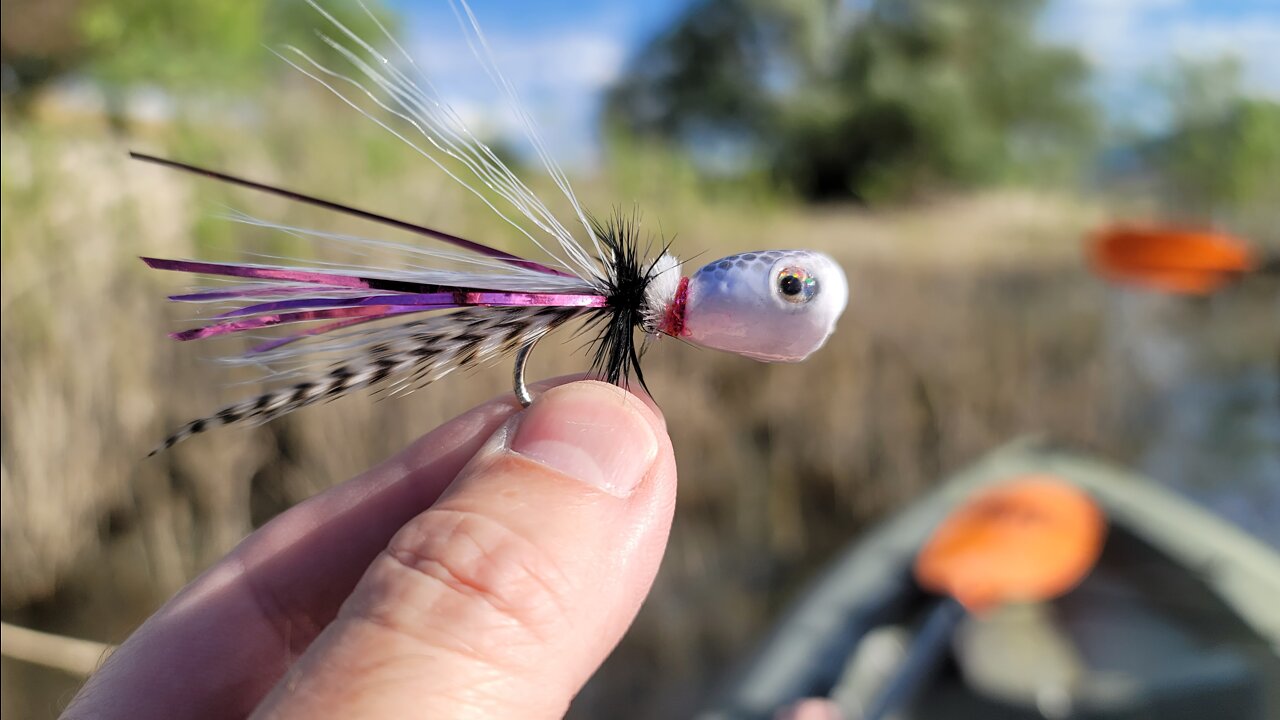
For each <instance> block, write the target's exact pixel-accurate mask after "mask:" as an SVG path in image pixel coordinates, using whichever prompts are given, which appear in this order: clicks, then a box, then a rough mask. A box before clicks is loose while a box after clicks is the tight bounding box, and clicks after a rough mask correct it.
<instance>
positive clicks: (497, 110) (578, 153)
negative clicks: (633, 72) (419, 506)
mask: <svg viewBox="0 0 1280 720" xmlns="http://www.w3.org/2000/svg"><path fill="white" fill-rule="evenodd" d="M391 2H392V5H393V7H395V8H396V9H397V10H399V11H400V12H402V13H403V15H404V16H405V18H406V20H407V22H406V25H407V28H406V31H407V32H406V34H407V36H408V37H407V39H408V46H409V48H410V50H411V52H413V53H414V54H415V55H416V56H417V57H418V59H419V61H420V62H421V63H422V64H423V65H424V66H425V67H426V68H427V69H428V72H429V73H430V74H431V76H432V78H433V79H434V80H436V81H437V84H438V86H439V87H440V89H441V90H442V91H443V93H444V94H445V96H446V97H447V98H448V99H449V101H450V103H451V104H453V105H454V106H455V108H456V109H457V110H458V111H459V112H460V113H461V114H462V115H463V116H464V117H465V118H467V119H468V120H469V121H470V122H471V123H473V124H474V125H476V126H478V127H480V128H484V129H485V130H487V131H489V132H497V133H504V132H511V131H512V130H514V129H515V128H516V124H515V122H514V120H512V119H511V118H510V117H509V116H508V115H507V114H506V113H505V112H504V111H503V109H502V107H503V106H502V102H501V100H500V99H499V97H498V96H497V94H496V93H495V92H494V91H493V90H492V86H491V84H490V83H489V81H488V79H487V78H486V76H485V75H484V71H483V70H482V69H481V68H480V67H479V65H478V64H477V63H476V62H475V60H474V58H473V57H472V55H471V52H470V50H469V49H468V48H467V45H466V43H465V41H464V40H463V39H462V36H461V35H460V34H459V32H458V30H457V23H456V20H455V19H454V16H453V13H452V11H451V10H450V9H449V4H448V2H447V1H446V0H391ZM471 2H472V7H473V10H474V12H475V14H476V17H477V18H478V20H479V22H480V25H481V27H482V29H483V30H484V32H485V33H486V35H487V36H488V39H489V44H490V47H491V48H492V50H493V53H494V56H495V58H496V61H497V63H498V66H499V67H500V68H501V69H502V71H503V72H504V73H505V74H506V75H507V77H508V78H509V79H510V80H511V83H512V85H513V86H515V87H516V88H517V90H518V92H519V93H520V94H521V97H522V100H523V101H524V103H525V105H526V106H527V107H528V108H529V110H530V112H531V114H532V115H533V116H534V117H535V118H536V120H537V122H538V123H539V125H540V126H541V129H542V132H543V135H544V136H545V137H546V139H547V142H548V144H549V145H550V146H551V150H552V153H553V154H554V155H556V156H557V157H560V158H561V159H562V160H563V161H564V162H566V163H568V164H580V163H589V162H590V161H591V160H592V158H593V154H594V150H595V148H596V129H595V117H596V113H597V111H598V109H599V97H600V92H601V90H602V89H603V88H605V87H607V86H608V85H609V84H610V82H612V81H613V80H614V79H615V78H616V77H618V75H619V73H621V72H622V70H623V68H624V67H625V65H626V62H627V60H628V58H630V57H631V56H632V55H634V54H635V53H636V52H637V51H638V50H639V48H640V47H641V46H642V45H643V43H644V42H645V41H646V40H647V39H648V38H650V37H652V36H653V35H654V34H655V33H656V32H658V31H659V30H660V29H661V28H663V27H664V26H665V25H666V24H667V23H669V22H670V21H671V20H672V19H674V18H675V17H677V16H678V15H679V14H680V13H681V12H682V11H683V10H684V9H685V8H686V7H687V6H688V5H689V4H690V2H691V0H634V1H632V2H618V1H614V2H605V1H600V0H596V1H591V0H577V1H575V0H524V1H521V0H471ZM1041 32H1042V33H1043V35H1044V36H1045V37H1046V38H1047V39H1049V40H1051V41H1053V42H1056V43H1061V44H1065V45H1071V46H1074V47H1077V48H1079V49H1080V50H1081V51H1082V52H1083V53H1084V55H1085V57H1086V58H1087V59H1088V60H1089V61H1090V63H1091V64H1092V65H1093V67H1094V69H1095V74H1096V77H1097V80H1096V92H1097V93H1098V97H1099V99H1100V100H1102V102H1103V104H1104V106H1105V107H1106V108H1107V111H1108V113H1109V115H1110V116H1111V119H1112V120H1113V121H1117V122H1124V123H1127V124H1136V125H1138V126H1141V127H1146V128H1156V127H1159V125H1160V123H1161V122H1162V120H1163V108H1162V107H1161V105H1160V103H1159V102H1158V99H1157V98H1156V97H1155V96H1154V95H1153V93H1151V92H1150V90H1149V89H1148V88H1149V83H1148V80H1149V78H1150V77H1151V76H1152V74H1153V73H1155V72H1158V71H1159V70H1160V69H1161V68H1167V67H1168V66H1169V65H1170V64H1171V62H1172V60H1173V59H1174V58H1175V57H1178V56H1184V57H1190V58H1210V57H1216V56H1220V55H1223V54H1227V53H1229V54H1234V55H1236V56H1238V57H1239V58H1240V60H1241V61H1242V62H1243V64H1244V68H1245V81H1246V84H1247V87H1248V89H1249V90H1250V92H1252V93H1256V94H1258V95H1263V96H1268V97H1272V98H1277V99H1280V0H1051V2H1050V5H1049V9H1048V11H1047V12H1046V14H1045V16H1044V17H1043V18H1042V22H1041Z"/></svg>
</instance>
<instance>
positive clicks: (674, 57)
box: [606, 0, 1095, 199]
mask: <svg viewBox="0 0 1280 720" xmlns="http://www.w3.org/2000/svg"><path fill="white" fill-rule="evenodd" d="M1043 5H1044V3H1043V2H1042V0H871V1H870V2H869V3H866V4H864V5H862V6H859V7H850V6H848V5H846V4H841V3H836V2H831V1H829V0H808V1H804V0H801V1H797V2H786V3H782V2H768V1H767V0H704V1H703V2H702V3H700V4H698V5H696V6H695V7H693V8H692V9H691V10H690V11H689V12H688V13H687V14H686V15H685V16H684V17H682V18H681V19H680V20H679V21H677V22H676V23H675V25H674V26H673V27H672V28H670V29H669V30H667V31H666V32H665V33H663V34H662V35H661V36H659V37H658V38H656V39H655V40H653V41H652V42H651V43H650V44H649V45H648V46H647V48H646V49H645V50H644V51H643V52H642V53H641V54H640V55H639V56H638V57H637V58H636V59H635V61H634V62H633V63H632V65H631V66H630V68H629V71H628V72H627V73H626V75H625V76H624V77H623V79H622V80H621V81H620V82H619V83H618V84H617V85H616V87H614V88H613V89H612V90H611V92H610V94H609V97H608V101H607V113H606V118H607V120H608V122H609V123H610V124H611V125H612V127H613V128H616V129H618V130H620V131H621V132H626V133H631V134H636V135H640V136H643V137H649V138H660V139H662V140H665V141H667V142H672V143H675V144H677V145H680V146H683V147H685V148H686V149H688V150H690V151H691V152H692V153H693V154H694V155H695V156H697V155H698V154H699V153H703V152H705V151H706V149H707V148H716V147H724V146H726V145H727V146H729V147H731V148H734V149H735V150H736V151H737V156H738V158H739V159H740V160H742V161H744V162H746V163H747V164H756V165H763V166H765V167H767V168H769V169H770V170H771V172H772V173H773V175H774V177H775V178H776V179H777V180H778V181H780V182H781V183H783V184H785V185H787V186H789V187H791V188H793V189H794V190H795V191H797V192H798V193H799V194H801V195H802V196H804V197H807V198H812V199H825V198H840V197H850V196H852V197H858V198H863V199H878V198H894V197H902V196H904V195H908V194H911V193H914V192H918V191H920V190H924V189H928V188H930V187H934V186H954V185H961V186H964V185H973V184H978V183H986V182H994V181H998V180H1002V179H1007V178H1009V177H1011V176H1016V177H1019V178H1028V177H1038V176H1054V177H1061V176H1062V175H1064V174H1066V173H1068V172H1069V171H1071V170H1073V169H1076V168H1077V167H1078V166H1079V163H1080V162H1082V158H1087V157H1088V155H1089V152H1088V150H1089V149H1091V148H1092V143H1093V138H1094V137H1095V120H1094V117H1095V113H1094V107H1093V103H1092V101H1091V100H1090V98H1089V95H1088V91H1087V87H1086V85H1087V81H1088V69H1087V67H1086V65H1085V63H1084V62H1083V60H1082V59H1081V58H1080V56H1079V55H1078V54H1077V53H1075V52H1074V51H1071V50H1067V49H1063V48H1055V47H1049V46H1046V45H1045V44H1043V43H1042V42H1041V41H1040V40H1039V39H1038V38H1037V37H1036V34H1035V31H1034V25H1035V21H1036V18H1037V17H1038V16H1039V14H1040V12H1041V11H1042V9H1043Z"/></svg>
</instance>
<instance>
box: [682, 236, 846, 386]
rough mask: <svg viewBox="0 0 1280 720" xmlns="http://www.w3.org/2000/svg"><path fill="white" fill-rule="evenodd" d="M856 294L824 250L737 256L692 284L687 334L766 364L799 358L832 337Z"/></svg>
mask: <svg viewBox="0 0 1280 720" xmlns="http://www.w3.org/2000/svg"><path fill="white" fill-rule="evenodd" d="M848 299H849V285H848V283H847V282H846V281H845V277H844V271H843V270H841V269H840V266H839V265H837V264H836V263H835V261H834V260H832V259H831V258H829V257H827V256H826V255H823V254H822V253H817V252H812V251H809V250H766V251H760V252H748V253H741V254H739V255H731V256H729V257H727V258H724V259H723V260H717V261H715V262H713V263H709V264H707V265H705V266H703V267H702V268H701V269H699V270H698V272H697V273H695V274H694V276H693V278H692V279H691V280H690V281H689V289H688V296H687V298H686V300H685V309H684V318H683V320H684V327H683V332H682V333H681V337H683V338H684V339H686V340H689V341H690V342H693V343H696V344H698V345H702V346H703V347H709V348H715V349H716V350H728V351H729V352H735V353H738V354H739V355H746V356H747V357H749V358H754V359H756V360H761V361H764V362H799V361H801V360H803V359H805V358H806V357H808V356H809V355H810V354H811V353H813V352H814V351H815V350H817V349H818V348H820V347H822V345H823V343H825V342H826V341H827V338H828V337H829V336H830V335H831V331H832V330H833V329H834V328H835V325H836V320H838V319H840V313H842V312H844V308H845V304H846V303H847V302H848Z"/></svg>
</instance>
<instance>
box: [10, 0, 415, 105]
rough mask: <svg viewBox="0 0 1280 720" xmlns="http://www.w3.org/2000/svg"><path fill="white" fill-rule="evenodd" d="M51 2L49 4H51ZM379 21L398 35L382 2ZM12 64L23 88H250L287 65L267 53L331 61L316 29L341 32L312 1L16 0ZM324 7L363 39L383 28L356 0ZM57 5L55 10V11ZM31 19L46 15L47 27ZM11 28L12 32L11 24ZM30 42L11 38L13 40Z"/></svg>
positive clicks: (376, 13)
mask: <svg viewBox="0 0 1280 720" xmlns="http://www.w3.org/2000/svg"><path fill="white" fill-rule="evenodd" d="M51 2H52V4H51V5H49V6H46V5H42V4H41V3H51ZM368 4H369V6H370V8H371V10H372V12H373V14H374V17H376V18H377V21H378V22H381V23H383V24H384V25H386V26H387V27H388V28H389V29H391V30H392V31H394V29H395V27H396V24H397V23H396V21H395V18H394V17H393V16H392V15H391V14H390V12H389V11H387V10H386V9H384V8H383V7H382V6H381V5H379V4H378V3H377V2H371V3H368ZM6 5H7V7H6V24H7V26H9V27H17V26H19V25H20V26H22V27H25V28H27V29H28V32H25V33H9V32H6V34H5V36H6V42H5V53H4V58H3V61H4V65H5V68H6V72H7V73H8V74H10V75H13V76H14V84H15V85H16V86H17V90H18V91H19V92H26V91H30V90H32V89H35V88H38V87H39V86H40V85H42V84H44V83H46V82H48V81H50V80H52V79H56V78H57V77H58V76H60V75H64V74H67V73H80V74H83V75H86V76H88V77H91V78H93V79H94V80H95V81H97V82H98V83H99V84H100V85H101V86H102V87H103V88H104V89H105V90H106V91H107V92H108V93H113V92H119V91H120V90H122V89H125V88H130V87H136V86H151V87H159V88H164V89H166V90H170V91H179V92H188V93H190V92H201V91H217V90H228V89H230V90H245V89H252V88H256V87H260V86H262V85H263V83H264V81H266V80H267V79H268V78H271V77H273V76H274V75H276V74H277V73H278V72H281V71H283V70H284V69H285V67H286V66H285V65H284V63H281V62H280V61H279V60H278V59H277V58H275V57H274V56H272V55H271V53H270V52H268V51H267V49H266V48H267V47H275V46H278V45H281V44H283V43H289V44H293V45H296V46H298V47H299V48H300V49H302V50H304V51H305V52H307V53H308V54H309V55H312V56H313V57H316V58H318V59H321V60H322V61H331V60H332V59H334V56H335V53H334V51H333V50H332V49H331V48H330V47H329V46H328V45H326V44H325V43H324V42H323V41H322V40H321V39H320V38H319V37H318V35H317V34H316V32H315V30H323V31H325V32H328V33H330V34H333V33H335V32H336V31H335V30H334V29H333V28H332V27H331V26H330V25H329V23H328V22H327V21H326V20H325V19H324V18H323V17H322V16H321V15H320V14H319V13H318V12H316V10H315V9H314V8H312V7H310V6H309V5H307V4H306V2H304V0H230V1H229V0H182V2H173V1H172V0H56V2H54V1H53V0H13V2H12V3H8V2H6ZM331 5H332V7H326V10H327V11H328V12H331V13H332V14H334V16H336V17H337V18H338V19H340V20H341V21H342V22H343V23H344V24H346V25H347V26H348V27H351V28H352V29H353V30H355V31H356V32H357V33H358V34H360V35H361V37H365V38H370V39H372V40H375V41H376V40H377V39H378V38H380V37H382V34H381V31H380V30H379V29H378V28H377V25H376V23H375V21H374V19H373V18H371V17H370V16H369V15H368V14H366V13H365V12H364V10H363V9H362V8H361V7H360V5H359V4H357V3H345V2H344V3H332V4H331ZM53 6H56V7H57V8H58V10H59V12H58V13H57V14H53V13H51V12H49V11H48V9H47V7H53ZM29 18H44V21H43V22H41V23H36V24H34V25H33V24H32V23H29V22H27V20H28V19H29ZM7 29H8V27H7V28H6V30H7ZM11 37H13V38H18V39H21V40H22V42H20V43H19V42H17V41H14V42H10V38H11Z"/></svg>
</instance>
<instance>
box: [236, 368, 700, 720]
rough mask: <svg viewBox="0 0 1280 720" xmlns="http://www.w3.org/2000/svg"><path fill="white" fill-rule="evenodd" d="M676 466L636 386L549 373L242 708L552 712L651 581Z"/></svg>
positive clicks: (561, 708) (389, 713) (335, 713)
mask: <svg viewBox="0 0 1280 720" xmlns="http://www.w3.org/2000/svg"><path fill="white" fill-rule="evenodd" d="M675 480H676V472H675V460H674V458H673V456H672V452H671V443H670V440H669V439H668V438H667V435H666V429H665V425H664V424H663V421H662V419H661V417H660V416H659V415H658V414H657V412H656V411H655V410H652V409H650V407H649V406H648V405H646V404H645V403H644V402H643V401H641V400H640V399H639V398H637V397H636V396H634V395H632V394H630V393H628V392H626V391H624V390H622V389H620V388H618V387H616V386H613V385H607V384H604V383H599V382H577V383H572V384H569V385H563V386H560V387H557V388H554V389H551V390H548V391H547V392H546V393H545V394H544V395H543V396H541V397H540V398H539V399H538V400H537V401H536V402H535V403H534V404H533V405H532V406H531V407H530V408H529V409H528V410H526V411H524V412H522V413H519V414H517V415H515V416H513V417H512V419H511V420H510V421H508V423H507V424H506V425H504V426H503V427H502V428H501V429H499V430H498V431H497V432H496V433H495V434H494V435H493V437H491V438H490V439H489V442H488V444H487V445H486V446H485V447H484V448H483V449H482V450H481V451H480V452H479V453H478V454H477V455H476V457H475V458H474V459H473V460H472V461H471V463H470V464H469V465H468V466H467V467H466V468H465V469H463V471H462V472H461V473H460V474H459V476H458V477H457V479H455V480H454V482H453V484H452V485H451V486H450V487H449V489H448V490H447V491H446V492H445V494H444V495H443V496H442V497H441V498H440V500H439V501H438V502H436V504H435V505H434V506H432V507H431V509H429V510H427V511H426V512H424V513H422V514H421V515H418V516H417V517H416V518H414V519H413V520H411V521H409V522H408V523H407V524H406V525H405V526H404V527H403V528H401V529H400V531H399V532H398V533H397V534H396V535H395V537H394V538H393V539H392V540H391V543H390V544H389V546H388V547H387V549H386V550H385V551H384V552H383V553H381V554H380V555H379V556H378V557H377V559H376V560H374V562H373V563H372V564H371V565H370V566H369V569H368V570H367V571H366V573H365V575H364V577H363V578H362V579H361V580H360V582H359V584H358V585H357V586H356V588H355V590H354V591H353V592H352V594H351V596H350V597H349V598H348V599H347V601H346V602H345V603H344V605H343V607H342V610H341V611H340V612H339V613H338V617H337V618H336V619H335V620H334V621H333V623H332V624H330V625H329V627H328V628H326V629H325V630H324V632H323V633H321V635H320V636H319V638H318V639H317V640H316V642H315V643H313V644H312V645H311V646H310V648H308V650H307V651H306V653H305V654H304V655H303V656H302V657H301V658H300V659H299V661H298V662H297V663H295V665H294V666H293V668H292V669H291V670H290V671H289V673H288V674H287V675H286V676H285V677H284V679H283V680H282V681H281V682H280V684H279V685H277V686H276V687H275V689H274V690H272V692H271V694H270V695H269V696H268V697H267V699H266V700H265V701H264V702H263V704H262V706H260V707H259V709H258V714H259V715H260V716H273V717H408V716H424V717H529V718H536V717H559V716H561V715H563V714H564V712H565V710H566V709H567V708H568V705H569V702H570V700H572V699H573V696H574V695H575V694H577V692H578V690H580V689H581V687H582V685H583V683H585V682H586V680H587V678H589V677H590V676H591V674H592V673H593V672H594V671H595V669H596V668H597V667H599V665H600V663H601V662H603V661H604V659H605V657H606V656H607V655H608V654H609V652H610V651H611V650H612V649H613V647H614V645H616V644H617V642H618V640H619V639H620V638H621V637H622V634H623V632H625V631H626V628H627V627H628V626H629V625H630V624H631V621H632V620H633V619H634V617H635V613H636V611H637V610H638V609H639V606H640V603H641V601H642V600H643V599H644V596H645V594H646V593H647V592H648V589H649V586H650V585H651V584H652V582H653V577H654V575H655V574H656V572H657V569H658V563H659V561H660V560H661V557H662V551H663V549H664V547H665V545H666V540H667V533H668V531H669V530H670V527H671V516H672V512H673V508H674V505H675Z"/></svg>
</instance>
